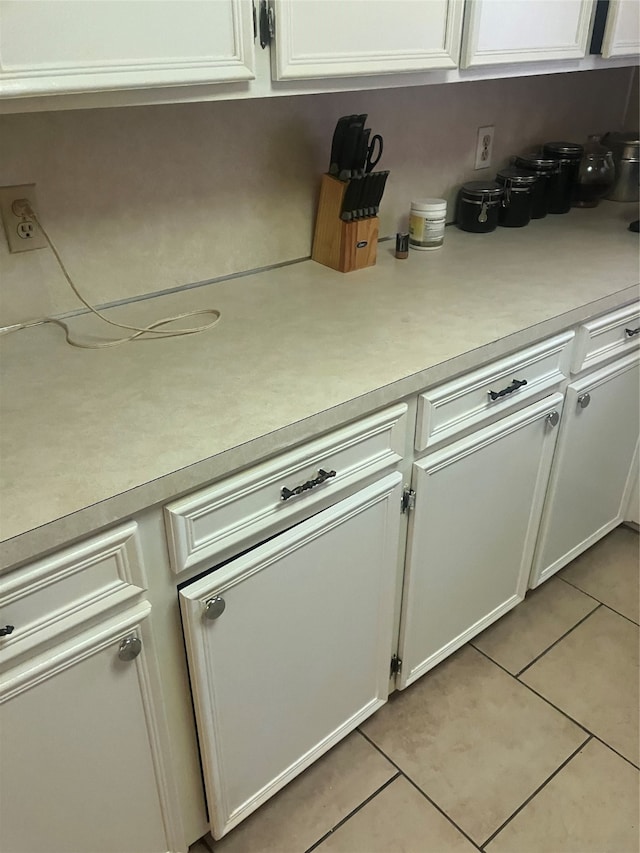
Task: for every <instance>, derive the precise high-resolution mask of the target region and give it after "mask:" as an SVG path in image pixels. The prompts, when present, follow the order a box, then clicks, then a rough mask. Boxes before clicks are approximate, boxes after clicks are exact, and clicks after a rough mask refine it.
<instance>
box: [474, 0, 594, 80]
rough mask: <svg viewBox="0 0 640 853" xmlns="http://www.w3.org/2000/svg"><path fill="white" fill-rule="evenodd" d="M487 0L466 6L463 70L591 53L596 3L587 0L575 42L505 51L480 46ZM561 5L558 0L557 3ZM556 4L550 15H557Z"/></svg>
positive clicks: (582, 56) (478, 0)
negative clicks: (588, 45) (589, 45)
mask: <svg viewBox="0 0 640 853" xmlns="http://www.w3.org/2000/svg"><path fill="white" fill-rule="evenodd" d="M483 2H484V0H468V2H467V3H465V19H464V29H463V36H462V52H461V60H460V67H461V68H476V67H478V66H480V65H503V64H507V63H519V62H543V61H549V60H557V59H582V58H584V56H585V55H586V52H587V44H588V40H589V34H590V32H591V19H592V17H593V11H594V8H595V3H594V2H593V0H583V2H582V6H581V9H580V14H579V17H578V21H577V25H576V30H575V36H574V38H573V39H571V41H567V42H565V43H564V44H557V45H555V46H553V47H550V46H546V47H530V48H527V49H522V48H521V47H517V48H502V49H499V50H498V49H496V50H489V49H481V48H480V47H479V40H480V32H481V27H482V15H483ZM518 2H521V0H517V1H516V0H514V2H512V4H511V5H512V8H513V9H514V10H515V9H516V8H517V5H518ZM554 2H557V0H554ZM553 5H554V4H553V2H547V3H546V6H547V7H548V11H549V15H551V16H552V15H553Z"/></svg>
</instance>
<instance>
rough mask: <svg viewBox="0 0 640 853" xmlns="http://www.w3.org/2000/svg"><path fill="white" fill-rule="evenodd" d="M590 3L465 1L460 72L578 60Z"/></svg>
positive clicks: (584, 47) (584, 43)
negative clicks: (509, 65)
mask: <svg viewBox="0 0 640 853" xmlns="http://www.w3.org/2000/svg"><path fill="white" fill-rule="evenodd" d="M593 5H594V4H593V0H553V2H549V0H468V1H467V4H466V11H465V27H464V38H463V45H462V61H461V65H462V67H463V68H475V67H476V66H479V65H504V64H507V63H513V62H542V61H544V60H549V59H581V58H582V57H584V56H585V54H586V51H587V44H588V40H589V32H590V23H591V15H592V11H593Z"/></svg>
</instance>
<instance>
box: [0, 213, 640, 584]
mask: <svg viewBox="0 0 640 853" xmlns="http://www.w3.org/2000/svg"><path fill="white" fill-rule="evenodd" d="M637 216H638V211H637V206H635V205H621V204H616V203H614V202H604V203H602V204H601V205H600V206H599V207H598V208H595V209H591V210H572V211H571V213H569V214H568V215H565V216H548V217H547V218H546V219H543V220H537V221H534V222H532V223H531V224H530V225H529V226H528V227H527V228H522V229H506V228H499V229H498V230H497V231H495V232H494V233H492V234H467V233H464V232H461V231H459V230H458V229H457V228H455V227H449V228H447V231H446V235H445V245H444V247H443V248H442V249H441V250H438V251H436V252H411V253H410V257H409V259H408V260H405V261H398V260H396V259H395V258H394V257H393V242H392V241H388V242H383V243H381V244H380V245H379V248H378V262H377V264H376V266H375V267H372V268H370V269H367V270H361V271H358V272H353V273H349V274H347V275H344V274H341V273H338V272H334V271H333V270H329V269H327V268H326V267H322V266H320V265H319V264H316V263H314V262H313V261H304V262H301V263H297V264H292V265H290V266H286V267H281V268H278V269H273V270H269V271H267V272H261V273H256V274H253V275H250V276H246V277H242V278H238V279H232V280H228V281H223V282H218V283H215V284H211V285H207V286H203V287H198V288H193V289H190V290H186V291H181V292H179V293H173V294H166V295H163V296H160V297H155V298H153V299H148V300H144V301H140V302H137V303H135V304H131V305H127V306H121V307H119V308H115V309H112V310H111V312H110V315H111V316H113V318H114V319H120V320H121V321H123V322H131V323H133V324H147V323H149V322H152V321H153V320H155V319H158V318H160V317H164V316H167V315H170V314H175V313H179V312H182V311H189V310H194V309H197V308H204V307H213V308H218V309H219V310H220V311H221V312H222V320H221V322H220V323H219V325H218V326H216V327H215V328H214V329H213V330H210V331H208V332H204V333H203V334H200V335H194V336H190V337H184V338H173V339H169V340H160V341H138V342H134V343H130V344H126V345H124V346H121V347H115V348H112V349H104V350H81V349H74V348H72V347H69V346H68V345H67V344H66V343H65V340H64V335H63V333H62V330H61V329H60V328H58V327H56V326H53V325H45V326H39V327H35V328H32V329H27V330H23V331H19V332H16V333H13V334H10V335H5V336H4V337H3V338H2V339H1V340H0V348H1V349H0V357H1V359H2V361H1V364H2V374H1V375H2V384H1V388H0V395H1V396H0V436H1V442H2V444H1V447H0V490H1V491H0V494H1V508H0V537H1V541H2V542H3V547H2V557H1V561H0V568H2V567H7V566H10V565H13V564H16V563H19V562H21V561H24V560H26V559H28V558H30V557H33V556H34V555H36V554H38V553H40V552H44V551H46V550H50V549H52V548H55V547H58V546H60V545H62V544H64V543H65V542H67V541H71V540H72V539H74V538H77V537H79V536H82V535H85V534H86V533H88V532H90V531H92V530H95V529H97V528H99V527H102V526H104V525H106V524H110V523H112V522H114V521H117V520H119V519H121V518H125V517H127V516H129V515H131V514H132V513H135V512H137V511H140V510H141V509H144V508H146V507H148V506H151V505H153V504H156V503H159V502H162V501H165V500H167V499H170V498H173V497H174V496H177V495H179V494H183V493H185V492H187V491H190V490H192V489H196V488H198V487H199V486H201V485H204V484H205V483H207V482H208V481H211V480H213V479H215V478H216V477H219V476H221V475H223V474H225V473H227V472H229V471H232V470H234V469H237V468H240V467H243V466H246V465H248V464H251V463H252V462H254V461H256V460H258V459H261V458H265V457H267V456H269V455H271V454H273V453H276V452H278V451H280V450H282V449H284V448H286V447H289V446H291V445H293V444H295V443H298V442H300V441H304V440H306V439H308V438H311V437H313V436H315V435H317V434H318V433H321V432H323V431H326V430H329V429H331V428H333V427H335V426H338V425H341V424H343V423H346V422H348V421H349V420H352V419H354V418H357V417H359V416H362V415H364V414H367V413H369V412H371V411H373V410H375V409H377V408H380V407H381V406H384V405H387V404H390V403H393V402H395V401H397V400H400V399H402V398H405V397H407V396H409V395H411V394H415V393H416V392H418V391H421V390H423V389H424V388H425V387H427V386H429V385H433V384H434V383H436V382H440V381H442V380H444V379H448V378H450V377H452V376H454V375H455V374H457V373H461V372H463V371H465V370H469V369H472V368H474V367H477V366H478V365H480V364H484V363H486V362H488V361H491V360H492V359H494V358H496V357H499V356H501V355H503V354H505V353H507V352H510V351H513V350H515V349H518V348H519V347H522V346H525V345H527V344H528V343H531V342H532V341H536V340H539V339H541V338H542V337H545V336H547V335H551V334H554V333H555V332H558V331H560V330H562V329H565V328H567V327H569V326H572V325H576V324H577V323H580V322H582V321H583V320H585V319H587V318H589V317H593V316H595V315H597V314H600V313H603V312H605V311H607V310H611V309H613V308H616V307H618V306H620V305H624V304H626V303H629V302H631V301H632V300H633V299H635V298H637V295H638V287H637V283H638V281H639V279H640V274H639V269H638V236H637V235H636V234H633V233H631V232H629V231H628V230H627V225H628V223H629V222H630V220H631V219H633V218H636V217H637ZM118 273H119V274H126V270H125V271H118ZM80 284H81V283H80ZM71 322H72V323H73V328H74V330H76V334H77V335H78V336H86V337H87V339H96V337H98V336H99V337H101V338H104V336H110V335H112V334H113V336H114V337H115V336H117V330H115V333H113V332H112V330H111V329H109V328H105V327H103V326H102V324H101V323H100V321H99V320H97V319H95V318H93V317H79V318H76V319H74V320H73V321H71Z"/></svg>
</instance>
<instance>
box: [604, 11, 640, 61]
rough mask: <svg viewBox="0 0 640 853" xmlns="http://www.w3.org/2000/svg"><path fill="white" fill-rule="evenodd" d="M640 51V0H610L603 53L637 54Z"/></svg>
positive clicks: (607, 54) (614, 54)
mask: <svg viewBox="0 0 640 853" xmlns="http://www.w3.org/2000/svg"><path fill="white" fill-rule="evenodd" d="M637 53H640V0H609V11H608V13H607V23H606V24H605V29H604V38H603V40H602V55H603V56H604V57H610V56H635V54H637Z"/></svg>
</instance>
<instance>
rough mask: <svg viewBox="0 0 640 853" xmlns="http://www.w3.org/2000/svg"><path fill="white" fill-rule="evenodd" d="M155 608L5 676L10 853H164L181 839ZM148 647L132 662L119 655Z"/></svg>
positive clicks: (3, 817) (1, 689)
mask: <svg viewBox="0 0 640 853" xmlns="http://www.w3.org/2000/svg"><path fill="white" fill-rule="evenodd" d="M149 610H150V606H149V605H148V604H141V605H138V606H137V607H136V608H135V609H134V610H130V611H128V613H126V614H125V615H123V616H121V617H120V618H119V619H114V620H112V621H111V622H109V623H105V625H104V626H101V627H100V628H99V629H95V630H93V631H92V632H87V633H85V634H81V635H79V636H78V637H77V638H76V639H75V640H74V641H73V642H72V643H67V644H65V645H63V646H59V647H58V648H54V649H52V650H50V651H49V652H48V653H47V654H46V655H43V656H42V657H41V658H38V659H33V660H30V661H29V662H28V663H27V664H25V665H24V666H23V667H20V668H18V667H16V668H15V669H14V670H12V671H10V672H9V673H7V674H5V675H4V676H3V677H2V680H1V682H0V714H1V725H0V753H1V755H2V760H1V761H0V826H1V830H0V837H1V840H2V849H3V850H6V851H11V853H79V852H80V851H91V853H115V851H117V853H166V851H167V850H176V851H177V850H178V846H179V842H177V841H176V838H175V835H174V837H173V838H172V837H171V836H172V833H173V832H174V830H173V829H172V824H171V819H170V818H169V812H170V808H171V807H170V806H169V797H168V793H167V784H168V782H167V779H168V774H167V773H166V768H165V767H164V761H163V756H162V749H161V746H160V740H161V737H162V735H161V733H160V732H161V729H162V725H163V723H162V720H161V708H158V707H154V703H153V700H152V687H151V685H152V682H153V678H154V671H155V661H154V659H153V654H152V651H151V648H150V643H149V640H150V638H149V635H148V633H146V631H145V626H144V625H143V622H144V620H145V619H146V617H147V616H148V614H149ZM132 635H136V636H138V637H139V638H140V639H141V640H142V651H141V652H140V654H139V656H138V657H137V658H135V659H134V660H129V661H122V660H120V659H119V656H118V652H119V647H120V643H121V642H122V640H123V639H124V638H126V637H129V636H132Z"/></svg>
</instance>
